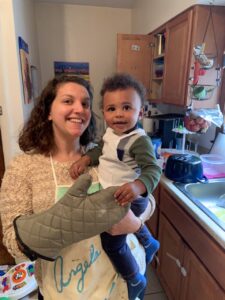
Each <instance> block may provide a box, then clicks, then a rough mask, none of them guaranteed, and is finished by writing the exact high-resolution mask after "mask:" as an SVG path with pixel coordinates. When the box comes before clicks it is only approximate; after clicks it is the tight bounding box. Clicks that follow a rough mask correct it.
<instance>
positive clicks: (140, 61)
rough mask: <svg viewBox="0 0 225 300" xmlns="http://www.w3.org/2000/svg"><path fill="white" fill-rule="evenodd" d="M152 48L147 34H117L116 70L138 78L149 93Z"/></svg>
mask: <svg viewBox="0 0 225 300" xmlns="http://www.w3.org/2000/svg"><path fill="white" fill-rule="evenodd" d="M151 60H152V48H151V37H150V36H149V35H133V34H118V35H117V71H118V72H126V73H129V74H131V75H133V76H134V77H135V78H137V79H139V80H140V81H141V82H142V83H143V84H144V86H145V87H146V89H147V92H148V93H149V84H150V72H151Z"/></svg>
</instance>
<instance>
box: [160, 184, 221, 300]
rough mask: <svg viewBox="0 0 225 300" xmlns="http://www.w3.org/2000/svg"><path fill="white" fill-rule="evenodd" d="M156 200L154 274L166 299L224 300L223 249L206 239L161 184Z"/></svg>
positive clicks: (204, 233)
mask: <svg viewBox="0 0 225 300" xmlns="http://www.w3.org/2000/svg"><path fill="white" fill-rule="evenodd" d="M159 203H160V205H159V211H160V212H159V235H158V239H159V241H160V250H159V253H158V258H159V263H158V266H157V274H158V276H159V279H160V281H161V284H162V286H163V288H164V289H165V292H166V294H167V296H168V298H169V299H170V300H172V299H173V300H200V299H204V300H219V299H220V300H224V299H225V286H224V271H222V270H223V264H224V258H225V253H224V249H222V248H220V246H219V245H217V244H216V242H215V241H213V240H210V239H209V236H208V235H207V233H206V232H205V231H204V229H203V228H201V227H200V226H199V225H198V224H197V223H196V222H195V220H194V219H192V218H191V216H190V215H189V214H188V213H186V211H185V210H184V209H183V208H182V207H180V205H179V204H178V203H177V200H176V199H174V198H173V197H172V195H170V193H169V192H168V191H167V190H166V189H164V188H163V187H161V188H160V200H159ZM208 253H211V256H208ZM218 256H219V258H218ZM214 261H215V265H213V263H214ZM221 264H222V265H221ZM212 266H213V267H212ZM221 269H222V270H221ZM217 270H218V272H217Z"/></svg>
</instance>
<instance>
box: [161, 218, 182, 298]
mask: <svg viewBox="0 0 225 300" xmlns="http://www.w3.org/2000/svg"><path fill="white" fill-rule="evenodd" d="M159 224H160V225H159V241H160V249H159V268H158V273H159V276H160V281H161V283H162V285H163V287H164V289H165V291H166V294H167V296H168V297H169V299H179V298H178V296H179V289H180V284H181V272H180V266H181V262H182V260H183V252H184V245H183V241H182V239H181V238H180V236H179V235H178V233H177V232H176V231H175V229H174V228H173V227H172V226H171V225H170V223H169V222H168V221H167V219H166V218H165V217H164V216H163V214H160V223H159Z"/></svg>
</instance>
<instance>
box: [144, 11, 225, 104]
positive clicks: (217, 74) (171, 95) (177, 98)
mask: <svg viewBox="0 0 225 300" xmlns="http://www.w3.org/2000/svg"><path fill="white" fill-rule="evenodd" d="M164 27H165V33H164V35H165V55H164V68H163V78H162V84H161V87H160V93H159V94H160V97H158V98H154V97H150V100H151V101H154V100H155V102H161V103H168V104H174V105H179V106H189V105H190V104H191V103H193V104H194V107H195V108H198V107H214V106H215V104H216V103H219V102H220V92H221V75H222V73H221V72H222V68H221V66H222V56H223V52H224V47H225V7H219V6H211V5H196V6H193V7H191V8H190V9H188V10H186V11H185V12H183V13H181V14H179V15H178V16H176V17H175V18H173V19H172V20H170V21H168V22H167V23H166V24H165V25H164ZM156 32H157V30H156ZM198 46H202V53H201V55H200V56H201V58H207V59H209V60H211V62H213V63H212V66H210V67H208V66H207V67H206V66H204V65H202V64H201V63H200V62H199V60H198V59H197V58H196V55H194V49H196V47H198ZM200 60H201V59H200ZM152 63H153V64H154V60H153V61H152ZM153 75H154V74H153ZM150 85H151V87H153V88H154V87H155V82H154V76H152V79H151V84H150ZM194 86H195V87H199V88H200V89H203V88H204V89H205V90H206V94H205V96H204V98H203V99H201V100H199V98H198V96H196V95H195V94H194V93H193V90H194ZM202 100H204V101H202Z"/></svg>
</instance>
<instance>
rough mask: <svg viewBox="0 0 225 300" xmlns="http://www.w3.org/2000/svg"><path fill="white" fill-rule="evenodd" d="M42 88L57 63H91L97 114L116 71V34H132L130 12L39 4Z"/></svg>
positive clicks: (52, 73)
mask: <svg viewBox="0 0 225 300" xmlns="http://www.w3.org/2000/svg"><path fill="white" fill-rule="evenodd" d="M36 22H37V31H38V43H39V53H40V62H41V74H42V85H44V84H45V83H46V82H47V81H48V80H49V79H51V78H52V77H53V76H54V69H53V63H54V61H67V62H89V63H90V79H91V83H92V85H93V86H94V90H95V98H94V107H93V108H94V111H95V112H96V113H98V107H99V98H100V97H99V90H100V87H101V85H102V82H103V79H104V78H105V77H106V76H109V75H110V74H111V73H112V72H115V71H116V45H117V33H119V32H120V33H130V32H131V10H130V9H116V8H108V7H107V8H106V7H94V6H80V5H62V4H50V3H39V4H36Z"/></svg>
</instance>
